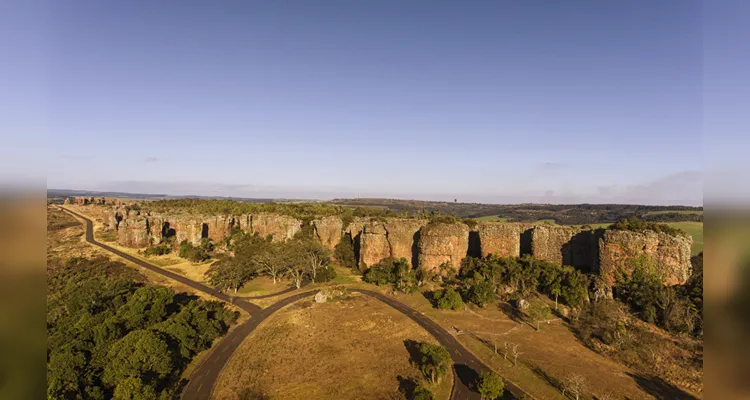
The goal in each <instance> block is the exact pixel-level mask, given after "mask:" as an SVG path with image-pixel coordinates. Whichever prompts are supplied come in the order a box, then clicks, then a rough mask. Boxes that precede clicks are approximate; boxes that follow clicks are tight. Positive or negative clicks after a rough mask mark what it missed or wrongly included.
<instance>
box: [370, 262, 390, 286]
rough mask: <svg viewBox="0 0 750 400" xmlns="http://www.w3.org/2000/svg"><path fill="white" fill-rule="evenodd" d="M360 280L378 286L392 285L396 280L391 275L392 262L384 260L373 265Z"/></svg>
mask: <svg viewBox="0 0 750 400" xmlns="http://www.w3.org/2000/svg"><path fill="white" fill-rule="evenodd" d="M362 280H363V281H365V282H367V283H374V284H376V285H378V286H383V285H389V284H392V283H393V282H395V280H396V279H395V275H394V274H393V260H388V259H386V260H383V261H381V262H379V263H377V264H375V265H373V266H372V267H370V268H369V269H368V270H367V271H365V273H364V275H362Z"/></svg>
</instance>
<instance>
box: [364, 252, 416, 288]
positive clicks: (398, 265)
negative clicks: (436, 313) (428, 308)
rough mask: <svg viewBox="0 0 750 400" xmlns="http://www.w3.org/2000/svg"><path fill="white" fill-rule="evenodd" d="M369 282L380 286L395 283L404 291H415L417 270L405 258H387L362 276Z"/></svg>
mask: <svg viewBox="0 0 750 400" xmlns="http://www.w3.org/2000/svg"><path fill="white" fill-rule="evenodd" d="M362 280H363V281H365V282H367V283H374V284H376V285H378V286H383V285H393V288H394V289H395V290H398V291H400V292H402V293H409V292H413V291H415V290H416V289H417V287H418V284H419V282H418V280H417V271H416V270H415V269H413V268H412V267H411V266H410V265H409V262H408V261H406V259H404V258H400V259H394V258H386V259H384V260H381V261H380V262H379V263H377V264H375V265H373V266H372V267H370V268H369V269H368V270H366V271H365V273H364V274H363V276H362Z"/></svg>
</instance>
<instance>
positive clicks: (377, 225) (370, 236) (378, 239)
mask: <svg viewBox="0 0 750 400" xmlns="http://www.w3.org/2000/svg"><path fill="white" fill-rule="evenodd" d="M390 256H391V245H390V243H388V236H387V231H386V230H385V224H383V223H382V222H380V221H377V220H370V221H369V222H368V223H366V224H365V226H364V229H363V230H362V234H361V235H360V238H359V265H360V268H368V267H371V266H373V265H375V264H377V263H378V262H379V261H380V260H382V259H384V258H388V257H390Z"/></svg>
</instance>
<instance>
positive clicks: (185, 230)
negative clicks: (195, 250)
mask: <svg viewBox="0 0 750 400" xmlns="http://www.w3.org/2000/svg"><path fill="white" fill-rule="evenodd" d="M164 219H165V220H166V222H169V229H174V236H175V243H174V244H175V247H177V246H179V245H180V243H182V241H183V240H186V241H187V242H188V243H191V244H193V245H196V246H197V245H199V244H200V242H201V239H202V238H203V222H202V221H201V220H200V218H197V217H194V216H191V215H175V216H168V217H165V218H164Z"/></svg>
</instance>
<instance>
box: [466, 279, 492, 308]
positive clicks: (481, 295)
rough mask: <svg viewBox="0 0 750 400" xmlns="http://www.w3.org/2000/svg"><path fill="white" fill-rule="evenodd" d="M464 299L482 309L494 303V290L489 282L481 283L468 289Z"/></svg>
mask: <svg viewBox="0 0 750 400" xmlns="http://www.w3.org/2000/svg"><path fill="white" fill-rule="evenodd" d="M466 298H467V299H468V300H469V301H470V302H472V303H474V304H476V305H478V306H479V307H484V306H486V305H487V304H489V303H492V302H493V301H495V299H496V296H495V290H494V288H493V287H492V283H490V282H489V281H481V282H479V283H476V284H474V285H472V286H470V287H469V290H468V293H467V296H466Z"/></svg>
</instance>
